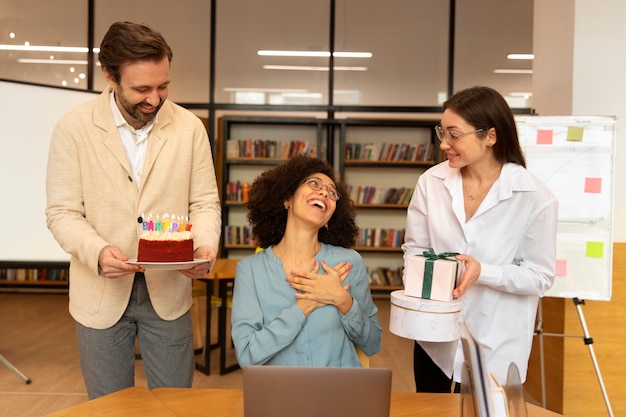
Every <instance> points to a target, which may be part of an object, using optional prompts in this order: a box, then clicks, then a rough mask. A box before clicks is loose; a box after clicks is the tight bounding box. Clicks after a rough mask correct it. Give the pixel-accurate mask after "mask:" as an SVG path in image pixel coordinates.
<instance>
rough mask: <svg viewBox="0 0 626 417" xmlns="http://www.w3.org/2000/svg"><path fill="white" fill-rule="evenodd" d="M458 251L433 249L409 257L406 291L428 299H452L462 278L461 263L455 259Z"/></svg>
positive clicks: (405, 283) (407, 293)
mask: <svg viewBox="0 0 626 417" xmlns="http://www.w3.org/2000/svg"><path fill="white" fill-rule="evenodd" d="M455 255H458V254H457V253H452V252H443V253H440V254H437V253H435V252H434V251H433V250H432V249H430V250H428V251H424V253H423V255H415V256H412V257H410V258H409V259H408V261H407V265H406V271H405V277H404V293H405V294H406V295H408V296H410V297H419V298H424V299H426V300H437V301H450V300H452V290H453V289H454V288H455V287H456V284H457V282H458V280H459V279H460V278H461V265H460V264H459V261H457V260H456V259H454V256H455Z"/></svg>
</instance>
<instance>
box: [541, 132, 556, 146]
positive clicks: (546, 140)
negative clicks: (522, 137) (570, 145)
mask: <svg viewBox="0 0 626 417" xmlns="http://www.w3.org/2000/svg"><path fill="white" fill-rule="evenodd" d="M553 136H554V131H552V130H547V129H538V130H537V145H552V137H553Z"/></svg>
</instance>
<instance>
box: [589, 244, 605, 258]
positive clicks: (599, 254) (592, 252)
mask: <svg viewBox="0 0 626 417" xmlns="http://www.w3.org/2000/svg"><path fill="white" fill-rule="evenodd" d="M586 255H587V257H588V258H604V242H587V253H586Z"/></svg>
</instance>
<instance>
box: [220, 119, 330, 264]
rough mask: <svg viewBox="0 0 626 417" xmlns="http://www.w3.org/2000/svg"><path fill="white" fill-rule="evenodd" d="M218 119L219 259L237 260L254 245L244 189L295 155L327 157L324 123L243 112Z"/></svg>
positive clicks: (317, 120)
mask: <svg viewBox="0 0 626 417" xmlns="http://www.w3.org/2000/svg"><path fill="white" fill-rule="evenodd" d="M218 122H219V125H218V129H219V134H218V135H219V140H218V154H219V155H220V158H219V159H220V160H219V161H218V163H217V164H216V165H217V169H218V172H219V175H220V178H218V182H219V183H220V184H221V195H220V197H221V199H222V227H223V230H222V239H221V246H220V257H224V258H241V257H244V256H247V255H250V254H252V253H253V251H254V249H255V246H254V243H253V236H252V235H251V233H250V228H249V226H248V220H247V217H246V214H247V210H246V207H245V201H246V200H247V198H246V194H247V187H249V185H250V184H251V183H252V182H253V181H254V179H255V178H256V177H257V176H258V175H259V174H261V173H262V172H263V171H265V170H266V169H268V168H270V167H272V166H275V165H278V164H280V163H282V162H284V161H286V160H287V159H289V158H290V157H293V156H295V155H307V156H318V157H320V158H322V159H327V150H328V141H327V137H328V135H327V129H326V127H327V123H326V121H325V120H324V119H314V118H292V117H278V118H276V117H242V116H223V117H221V118H220V119H219V121H218Z"/></svg>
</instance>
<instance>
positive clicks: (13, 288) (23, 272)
mask: <svg viewBox="0 0 626 417" xmlns="http://www.w3.org/2000/svg"><path fill="white" fill-rule="evenodd" d="M68 284H69V263H67V262H19V261H11V262H1V261H0V292H61V293H63V292H67V290H68Z"/></svg>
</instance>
